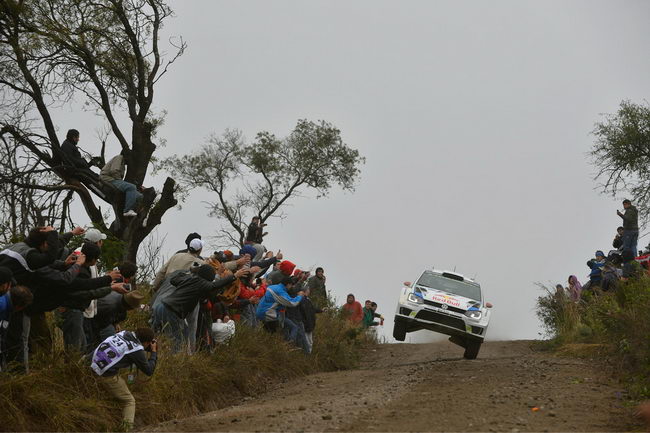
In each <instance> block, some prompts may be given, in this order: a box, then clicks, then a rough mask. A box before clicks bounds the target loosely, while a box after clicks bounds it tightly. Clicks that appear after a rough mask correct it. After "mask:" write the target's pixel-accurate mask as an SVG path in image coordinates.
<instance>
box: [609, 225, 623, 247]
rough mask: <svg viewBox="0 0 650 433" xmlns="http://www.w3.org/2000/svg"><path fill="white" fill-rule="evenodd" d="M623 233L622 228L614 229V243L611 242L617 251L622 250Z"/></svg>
mask: <svg viewBox="0 0 650 433" xmlns="http://www.w3.org/2000/svg"><path fill="white" fill-rule="evenodd" d="M624 232H625V229H623V227H618V228H617V229H616V236H614V241H613V242H612V246H613V247H614V248H616V249H617V250H619V251H622V250H623V233H624Z"/></svg>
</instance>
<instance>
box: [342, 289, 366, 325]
mask: <svg viewBox="0 0 650 433" xmlns="http://www.w3.org/2000/svg"><path fill="white" fill-rule="evenodd" d="M343 310H344V311H345V312H346V313H347V315H348V316H347V317H348V320H350V322H352V323H353V324H355V325H361V321H362V320H363V308H362V307H361V304H360V303H359V302H358V301H356V300H355V299H354V295H353V294H352V293H350V294H349V295H348V298H347V301H346V303H345V304H343Z"/></svg>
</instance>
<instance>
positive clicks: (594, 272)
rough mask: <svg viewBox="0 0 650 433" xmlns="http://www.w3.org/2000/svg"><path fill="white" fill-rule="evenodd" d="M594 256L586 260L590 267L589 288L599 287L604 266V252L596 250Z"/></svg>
mask: <svg viewBox="0 0 650 433" xmlns="http://www.w3.org/2000/svg"><path fill="white" fill-rule="evenodd" d="M595 255H596V258H595V259H591V260H589V261H588V262H587V266H588V267H589V269H591V272H590V273H589V288H590V289H593V288H594V287H600V285H601V282H602V279H603V267H604V266H605V263H606V260H605V254H604V253H603V252H602V251H600V250H598V251H596V254H595Z"/></svg>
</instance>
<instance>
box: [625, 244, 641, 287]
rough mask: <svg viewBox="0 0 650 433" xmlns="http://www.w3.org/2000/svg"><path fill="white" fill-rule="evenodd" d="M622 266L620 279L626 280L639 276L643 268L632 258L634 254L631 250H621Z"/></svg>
mask: <svg viewBox="0 0 650 433" xmlns="http://www.w3.org/2000/svg"><path fill="white" fill-rule="evenodd" d="M622 256H623V268H622V274H621V280H622V281H628V280H629V279H631V278H639V277H640V276H641V275H643V268H642V267H641V265H640V264H639V262H637V261H636V260H634V254H633V253H632V250H625V251H623V254H622Z"/></svg>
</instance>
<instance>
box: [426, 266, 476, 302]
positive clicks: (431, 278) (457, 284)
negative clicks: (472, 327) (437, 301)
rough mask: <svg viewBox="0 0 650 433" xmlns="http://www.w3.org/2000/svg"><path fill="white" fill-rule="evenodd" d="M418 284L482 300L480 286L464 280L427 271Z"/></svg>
mask: <svg viewBox="0 0 650 433" xmlns="http://www.w3.org/2000/svg"><path fill="white" fill-rule="evenodd" d="M417 285H418V286H423V287H428V288H430V289H436V290H442V291H445V292H447V293H451V294H454V295H458V296H464V297H465V298H469V299H474V300H475V301H479V302H480V301H481V288H480V287H478V286H476V285H474V284H470V283H466V282H464V281H458V280H452V279H451V278H447V277H443V276H442V275H437V274H433V273H429V272H425V273H424V274H422V276H421V277H420V279H419V280H418V282H417Z"/></svg>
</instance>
